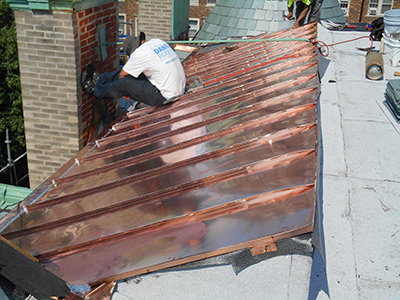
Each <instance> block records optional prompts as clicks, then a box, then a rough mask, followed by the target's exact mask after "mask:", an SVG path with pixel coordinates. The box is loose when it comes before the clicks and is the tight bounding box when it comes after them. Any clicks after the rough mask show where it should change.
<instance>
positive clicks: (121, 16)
mask: <svg viewBox="0 0 400 300" xmlns="http://www.w3.org/2000/svg"><path fill="white" fill-rule="evenodd" d="M125 23H126V14H119V29H118V33H119V35H124V34H126V24H125Z"/></svg>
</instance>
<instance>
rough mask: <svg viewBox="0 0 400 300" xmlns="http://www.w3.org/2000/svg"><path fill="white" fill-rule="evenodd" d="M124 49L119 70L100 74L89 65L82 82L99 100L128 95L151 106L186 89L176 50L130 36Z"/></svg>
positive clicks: (178, 94)
mask: <svg viewBox="0 0 400 300" xmlns="http://www.w3.org/2000/svg"><path fill="white" fill-rule="evenodd" d="M123 49H124V52H125V54H126V55H128V56H129V60H128V62H127V63H126V64H125V65H124V67H123V68H122V70H120V71H114V72H106V73H104V74H101V75H99V74H98V73H97V72H96V71H94V66H93V65H89V66H88V70H87V72H86V75H84V76H83V77H84V78H83V80H82V81H83V82H82V85H83V87H84V89H85V92H86V94H88V95H94V96H95V97H96V98H97V99H98V100H102V99H108V98H121V97H130V98H131V99H132V100H135V101H138V102H139V103H145V104H147V105H150V106H156V105H163V104H166V103H168V102H169V101H171V100H172V99H174V98H175V97H178V96H181V95H183V94H184V92H185V86H186V76H185V72H184V70H183V67H182V64H181V62H180V60H179V57H178V56H177V55H176V53H175V51H174V50H172V49H171V47H170V46H168V44H167V43H165V42H164V41H162V40H160V39H151V40H149V41H143V42H142V45H140V42H139V38H137V37H135V36H129V37H127V38H126V39H125V42H124V45H123Z"/></svg>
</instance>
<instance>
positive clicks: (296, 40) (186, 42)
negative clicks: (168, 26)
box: [102, 38, 311, 45]
mask: <svg viewBox="0 0 400 300" xmlns="http://www.w3.org/2000/svg"><path fill="white" fill-rule="evenodd" d="M289 41H292V42H293V41H294V42H308V43H309V42H311V41H310V39H304V38H288V39H248V40H246V39H240V40H198V41H197V40H195V41H166V43H167V44H220V43H243V42H289ZM123 43H124V42H117V43H102V44H103V45H115V44H117V45H122V44H123Z"/></svg>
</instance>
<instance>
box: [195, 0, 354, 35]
mask: <svg viewBox="0 0 400 300" xmlns="http://www.w3.org/2000/svg"><path fill="white" fill-rule="evenodd" d="M287 13H288V11H287V0H246V1H243V0H219V1H218V3H217V4H216V5H215V7H214V8H213V10H212V11H211V13H210V15H209V16H208V18H207V19H206V20H205V22H204V24H203V26H202V28H201V29H200V30H199V32H198V33H197V35H196V36H195V38H194V39H195V40H217V39H227V38H235V37H243V36H249V37H250V36H255V35H258V34H261V33H264V32H269V33H272V32H276V31H280V30H284V29H288V28H291V27H292V26H293V23H294V21H289V20H287V19H285V18H284V17H283V15H284V14H287ZM321 18H322V19H324V20H331V21H333V22H336V23H345V22H346V19H345V17H344V15H343V12H342V10H341V9H340V7H339V3H338V1H337V0H324V2H323V4H322V7H321Z"/></svg>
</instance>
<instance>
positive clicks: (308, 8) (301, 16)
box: [293, 5, 310, 28]
mask: <svg viewBox="0 0 400 300" xmlns="http://www.w3.org/2000/svg"><path fill="white" fill-rule="evenodd" d="M309 10H310V5H304V9H303V11H302V12H301V14H300V16H299V17H298V18H297V20H296V22H294V25H293V28H297V27H300V21H301V20H303V19H304V18H305V17H306V16H307V14H308V11H309Z"/></svg>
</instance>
